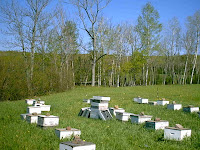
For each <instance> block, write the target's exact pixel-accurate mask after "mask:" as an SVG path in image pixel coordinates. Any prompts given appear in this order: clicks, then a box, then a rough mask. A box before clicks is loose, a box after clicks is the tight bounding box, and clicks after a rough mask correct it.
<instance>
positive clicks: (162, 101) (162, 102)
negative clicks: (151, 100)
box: [157, 100, 169, 106]
mask: <svg viewBox="0 0 200 150" xmlns="http://www.w3.org/2000/svg"><path fill="white" fill-rule="evenodd" d="M166 104H169V101H166V100H157V105H162V106H164V105H166Z"/></svg>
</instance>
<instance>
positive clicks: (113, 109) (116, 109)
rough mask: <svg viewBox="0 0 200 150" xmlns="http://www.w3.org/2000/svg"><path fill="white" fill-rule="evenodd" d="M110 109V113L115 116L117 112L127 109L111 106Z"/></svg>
mask: <svg viewBox="0 0 200 150" xmlns="http://www.w3.org/2000/svg"><path fill="white" fill-rule="evenodd" d="M109 110H110V113H111V114H112V115H114V116H116V112H125V109H123V108H118V107H110V108H109Z"/></svg>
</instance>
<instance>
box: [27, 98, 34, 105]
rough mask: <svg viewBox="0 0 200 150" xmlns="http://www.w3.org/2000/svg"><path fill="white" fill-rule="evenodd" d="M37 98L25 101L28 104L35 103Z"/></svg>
mask: <svg viewBox="0 0 200 150" xmlns="http://www.w3.org/2000/svg"><path fill="white" fill-rule="evenodd" d="M35 101H36V100H35V99H26V100H25V102H26V103H27V104H28V105H33V103H34V102H35Z"/></svg>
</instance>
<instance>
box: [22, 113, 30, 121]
mask: <svg viewBox="0 0 200 150" xmlns="http://www.w3.org/2000/svg"><path fill="white" fill-rule="evenodd" d="M27 115H29V113H26V114H21V115H20V117H21V119H22V120H26V116H27Z"/></svg>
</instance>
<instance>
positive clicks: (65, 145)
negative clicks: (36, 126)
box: [59, 141, 96, 150]
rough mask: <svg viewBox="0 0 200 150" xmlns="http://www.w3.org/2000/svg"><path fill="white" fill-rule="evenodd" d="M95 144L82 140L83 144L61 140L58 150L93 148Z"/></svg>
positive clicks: (88, 149)
mask: <svg viewBox="0 0 200 150" xmlns="http://www.w3.org/2000/svg"><path fill="white" fill-rule="evenodd" d="M95 149H96V144H94V143H91V142H83V144H74V143H72V142H71V141H69V142H62V143H60V145H59V150H95Z"/></svg>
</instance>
